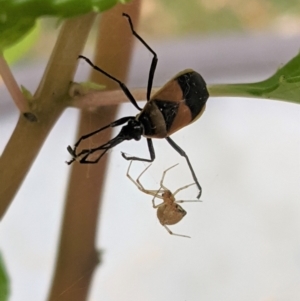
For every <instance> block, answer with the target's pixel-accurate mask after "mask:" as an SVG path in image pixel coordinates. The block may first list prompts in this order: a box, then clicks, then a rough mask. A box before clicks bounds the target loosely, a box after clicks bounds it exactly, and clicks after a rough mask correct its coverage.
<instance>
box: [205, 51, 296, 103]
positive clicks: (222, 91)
mask: <svg viewBox="0 0 300 301" xmlns="http://www.w3.org/2000/svg"><path fill="white" fill-rule="evenodd" d="M208 90H209V93H210V95H211V96H236V97H255V98H267V99H278V100H283V101H287V102H293V103H298V104H300V54H298V55H296V56H295V57H294V58H293V59H291V60H290V61H289V62H288V63H287V64H285V65H284V66H283V67H281V68H279V69H278V70H277V72H276V73H275V74H274V75H273V76H271V77H270V78H268V79H266V80H264V81H261V82H257V83H247V84H228V85H211V86H209V87H208Z"/></svg>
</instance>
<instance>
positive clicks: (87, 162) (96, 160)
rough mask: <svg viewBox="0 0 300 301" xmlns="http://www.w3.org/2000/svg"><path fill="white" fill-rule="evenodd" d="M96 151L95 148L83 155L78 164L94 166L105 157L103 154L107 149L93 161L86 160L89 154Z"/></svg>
mask: <svg viewBox="0 0 300 301" xmlns="http://www.w3.org/2000/svg"><path fill="white" fill-rule="evenodd" d="M96 150H98V149H97V148H95V149H92V150H91V151H90V152H88V153H87V154H86V155H84V156H83V157H82V158H81V159H80V161H79V163H81V164H96V163H98V162H99V160H100V159H101V158H102V157H103V156H104V155H105V153H106V152H107V151H108V150H109V149H106V150H104V152H103V153H101V154H100V155H99V157H98V158H96V159H95V160H87V157H88V156H89V155H90V154H92V153H93V152H94V151H96Z"/></svg>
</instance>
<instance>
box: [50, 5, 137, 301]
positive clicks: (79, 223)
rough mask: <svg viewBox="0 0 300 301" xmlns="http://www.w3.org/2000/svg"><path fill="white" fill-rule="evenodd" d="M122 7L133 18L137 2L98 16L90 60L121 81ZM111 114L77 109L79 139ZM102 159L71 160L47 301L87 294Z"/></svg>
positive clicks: (98, 140) (128, 39)
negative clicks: (95, 39)
mask: <svg viewBox="0 0 300 301" xmlns="http://www.w3.org/2000/svg"><path fill="white" fill-rule="evenodd" d="M124 11H125V12H127V13H129V14H130V15H131V17H132V19H133V21H135V23H136V21H137V18H138V15H139V11H140V1H139V0H135V1H132V2H131V3H130V4H129V5H125V6H123V5H116V6H115V7H114V8H113V9H111V10H109V11H107V12H105V13H104V14H102V15H101V20H100V27H99V32H98V41H97V45H96V49H97V53H96V57H95V58H94V59H93V61H94V62H95V64H101V66H102V68H103V69H105V70H109V72H111V73H113V74H114V75H115V76H116V77H117V78H119V79H120V80H122V81H124V80H125V77H126V74H127V70H128V67H129V65H130V63H129V61H130V55H131V52H132V47H133V37H132V35H131V32H130V30H129V28H128V27H127V26H126V25H127V24H126V20H124V18H122V12H124ZM112 24H113V25H112ZM98 49H99V50H98ZM91 81H93V82H97V83H101V84H104V85H105V86H106V88H107V89H116V88H117V86H116V84H115V83H114V82H112V81H111V80H110V79H108V78H107V77H104V76H103V75H102V74H100V73H97V72H95V71H92V76H91ZM100 106H101V104H100ZM116 113H117V106H113V107H108V106H106V107H99V108H98V109H97V110H96V111H94V112H90V111H84V112H82V113H81V117H80V125H79V132H78V138H79V137H80V136H81V135H83V134H86V133H87V132H90V131H93V130H94V129H95V128H98V127H102V126H103V125H106V124H108V123H110V122H111V121H112V120H114V119H115V116H116ZM111 134H112V130H111V129H108V130H106V131H104V132H102V133H101V134H99V135H96V136H94V137H93V139H92V142H91V141H87V144H85V145H86V146H89V145H90V144H89V143H93V144H103V143H105V142H106V141H107V140H109V139H110V138H111ZM120 160H122V159H121V158H120ZM107 161H108V157H107V156H105V157H104V158H102V159H101V161H100V162H99V163H98V164H90V165H89V164H78V162H75V163H73V165H72V170H71V175H70V182H69V187H68V193H67V199H66V207H65V212H64V218H63V227H62V234H61V238H60V246H59V254H58V258H57V264H56V270H55V275H54V279H53V283H52V288H51V292H50V295H49V298H48V300H49V301H57V300H60V301H67V300H68V301H69V300H72V301H83V300H86V298H87V294H88V291H89V288H90V284H91V280H92V276H93V272H94V270H95V268H96V266H97V264H98V252H97V250H96V247H95V240H96V229H97V222H98V219H99V211H100V205H101V200H100V195H101V193H102V192H103V190H104V182H105V171H106V168H107ZM100 260H101V259H100Z"/></svg>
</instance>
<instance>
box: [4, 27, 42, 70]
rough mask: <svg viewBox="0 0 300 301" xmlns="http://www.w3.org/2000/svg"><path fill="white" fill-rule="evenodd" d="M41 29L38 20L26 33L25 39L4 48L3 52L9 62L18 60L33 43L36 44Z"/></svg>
mask: <svg viewBox="0 0 300 301" xmlns="http://www.w3.org/2000/svg"><path fill="white" fill-rule="evenodd" d="M40 29H41V26H40V22H37V23H36V26H34V27H33V30H31V31H29V33H28V34H26V35H25V37H24V38H23V39H21V40H20V41H19V42H17V43H15V44H14V45H13V46H11V47H8V48H6V49H5V50H4V53H3V54H4V57H5V60H6V61H7V63H8V64H12V63H14V62H16V61H17V60H18V59H20V58H21V57H23V56H24V54H25V53H26V52H27V51H29V50H30V49H31V47H32V45H34V43H35V41H36V40H37V38H38V36H39V33H40Z"/></svg>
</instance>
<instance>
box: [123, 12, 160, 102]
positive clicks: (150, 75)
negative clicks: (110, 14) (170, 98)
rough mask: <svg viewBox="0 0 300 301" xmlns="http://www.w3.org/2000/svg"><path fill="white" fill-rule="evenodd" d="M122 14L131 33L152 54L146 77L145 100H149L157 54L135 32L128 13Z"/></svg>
mask: <svg viewBox="0 0 300 301" xmlns="http://www.w3.org/2000/svg"><path fill="white" fill-rule="evenodd" d="M123 16H124V17H126V18H127V19H128V22H129V25H130V29H131V32H132V34H133V35H134V36H135V37H136V38H137V39H138V40H139V41H140V42H141V43H142V44H143V45H144V46H145V47H146V48H147V49H148V50H149V51H150V52H151V53H152V54H153V59H152V62H151V66H150V71H149V77H148V85H147V100H148V101H149V100H150V96H151V90H152V84H153V78H154V73H155V69H156V65H157V61H158V58H157V54H156V53H155V52H154V50H153V49H152V48H151V47H150V46H149V45H148V44H147V43H146V42H145V41H144V40H143V39H142V38H141V37H140V36H139V35H138V34H137V33H136V31H135V30H134V28H133V24H132V21H131V18H130V16H129V15H127V14H125V13H123Z"/></svg>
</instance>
